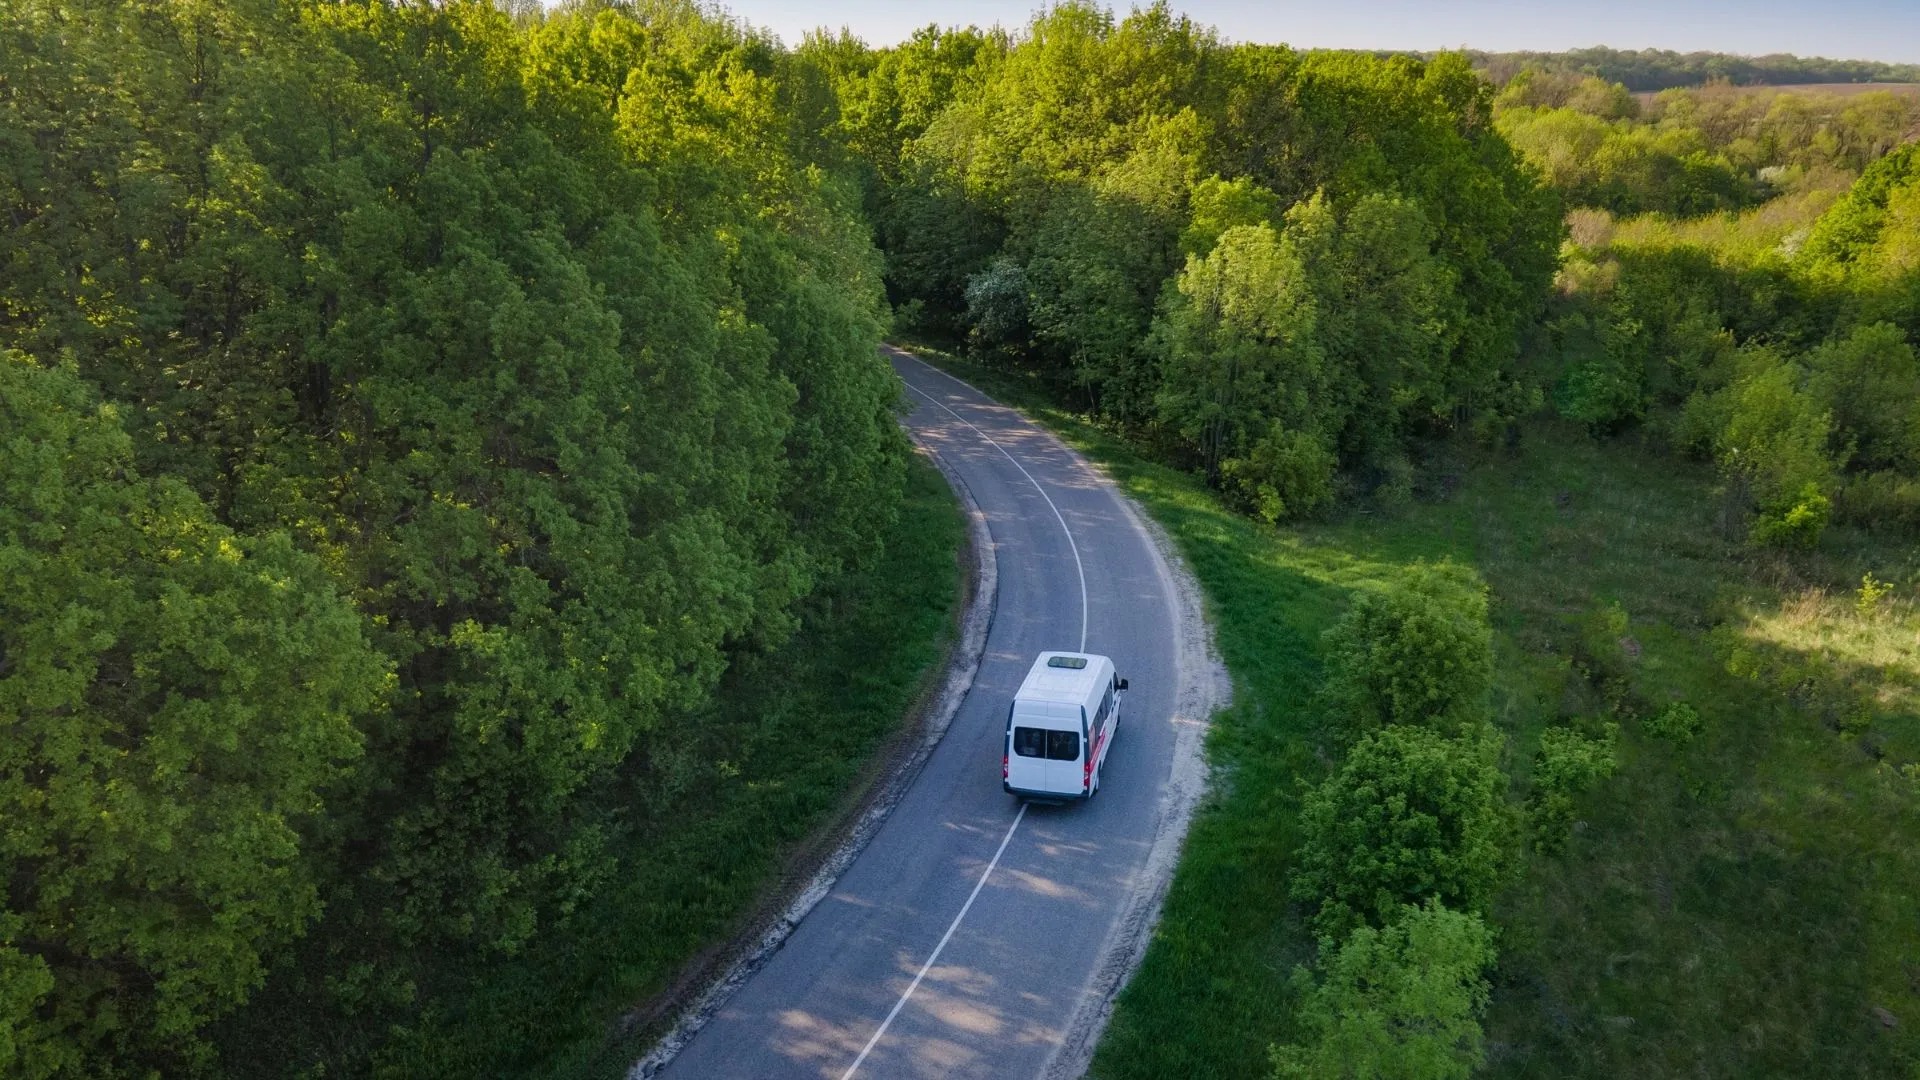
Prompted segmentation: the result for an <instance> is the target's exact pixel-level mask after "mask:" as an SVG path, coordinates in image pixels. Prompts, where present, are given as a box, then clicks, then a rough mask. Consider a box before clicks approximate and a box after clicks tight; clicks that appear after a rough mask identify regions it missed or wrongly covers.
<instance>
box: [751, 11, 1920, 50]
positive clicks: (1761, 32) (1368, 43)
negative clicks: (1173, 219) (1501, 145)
mask: <svg viewBox="0 0 1920 1080" xmlns="http://www.w3.org/2000/svg"><path fill="white" fill-rule="evenodd" d="M720 6H722V7H724V8H726V9H727V10H728V11H730V12H732V13H733V14H734V15H735V16H738V17H739V18H742V19H745V20H746V21H748V22H751V23H753V24H755V25H757V26H763V27H766V28H767V29H770V30H772V31H773V32H774V33H776V34H778V35H779V36H780V38H781V40H783V41H785V42H787V43H788V44H790V45H791V44H797V43H798V42H799V40H800V36H801V35H802V34H803V33H805V32H806V31H808V30H810V29H814V28H816V27H821V26H825V27H828V28H830V29H839V28H840V27H842V26H845V27H848V28H850V29H852V30H853V32H854V33H855V34H857V35H859V36H860V37H861V38H862V39H864V40H865V41H866V42H867V44H869V45H875V46H881V45H892V44H895V43H897V42H899V41H901V40H902V39H904V38H906V37H907V35H909V34H911V33H912V32H913V31H914V30H915V29H916V28H918V27H921V26H925V25H927V24H928V23H939V24H940V25H942V26H952V25H961V26H964V25H967V24H975V25H979V26H991V25H993V24H994V23H999V24H1001V25H1003V26H1006V27H1008V28H1010V29H1017V28H1019V27H1022V26H1025V25H1026V24H1027V21H1028V20H1029V18H1031V16H1032V14H1033V12H1034V10H1035V9H1036V8H1037V7H1039V6H1040V5H1039V4H1038V3H1029V2H1021V0H959V2H955V3H949V4H918V3H898V2H895V3H888V2H885V0H730V2H729V0H721V3H720ZM1109 6H1111V7H1113V8H1114V9H1115V10H1116V11H1118V12H1120V13H1121V14H1122V15H1124V14H1125V13H1126V10H1127V9H1128V7H1129V6H1130V5H1128V4H1126V3H1124V2H1122V3H1119V4H1110V5H1109ZM1172 6H1173V9H1174V10H1175V11H1178V12H1182V13H1184V14H1186V15H1189V16H1192V18H1193V19H1194V21H1196V22H1199V23H1202V24H1205V25H1208V26H1212V27H1214V28H1215V29H1217V30H1219V31H1220V33H1221V34H1222V35H1223V36H1225V37H1226V38H1228V39H1230V40H1233V41H1259V42H1273V43H1278V42H1285V43H1286V44H1289V45H1293V46H1295V47H1298V48H1342V49H1415V50H1432V49H1446V48H1458V47H1461V46H1465V47H1468V48H1473V49H1485V50H1487V51H1489V52H1505V51H1510V50H1515V49H1538V50H1543V51H1560V50H1564V49H1573V48H1581V47H1584V46H1588V45H1610V46H1613V47H1615V48H1620V49H1640V48H1658V49H1673V50H1675V51H1677V52H1693V51H1696V50H1698V51H1706V52H1729V53H1743V54H1747V55H1760V54H1763V53H1773V52H1787V53H1794V54H1797V55H1800V56H1825V57H1831V58H1834V59H1843V60H1885V61H1891V62H1896V63H1920V0H1799V2H1795V3H1789V2H1785V0H1548V2H1536V3H1526V2H1522V0H1454V2H1451V3H1449V2H1446V0H1268V2H1265V3H1235V2H1232V0H1185V2H1176V3H1174V4H1173V5H1172Z"/></svg>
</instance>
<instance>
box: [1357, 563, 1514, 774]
mask: <svg viewBox="0 0 1920 1080" xmlns="http://www.w3.org/2000/svg"><path fill="white" fill-rule="evenodd" d="M1325 647H1326V669H1327V670H1326V676H1325V680H1324V682H1323V683H1322V684H1321V695H1322V699H1323V701H1324V702H1325V704H1326V706H1327V714H1328V716H1329V717H1330V718H1331V722H1332V724H1333V726H1334V727H1335V729H1336V730H1338V731H1339V732H1340V733H1341V734H1343V735H1344V736H1345V737H1347V738H1355V737H1358V736H1360V735H1362V734H1365V733H1367V732H1370V731H1374V730H1377V729H1379V728H1382V727H1385V726H1386V725H1388V724H1424V725H1429V726H1432V727H1435V728H1437V729H1439V730H1441V731H1443V732H1446V733H1448V734H1458V733H1460V732H1462V731H1467V730H1472V729H1474V728H1475V727H1476V726H1477V725H1478V724H1480V723H1482V722H1483V721H1484V718H1485V716H1486V709H1487V694H1488V690H1489V688H1490V687H1491V686H1492V682H1493V644H1492V630H1491V628H1490V627H1489V626H1488V623H1487V590H1486V586H1485V585H1484V584H1483V583H1482V582H1480V581H1479V579H1478V578H1477V577H1475V576H1474V575H1473V573H1472V572H1471V571H1469V570H1466V569H1465V568H1464V567H1460V566H1457V565H1455V564H1452V563H1438V564H1433V565H1425V564H1422V565H1420V566H1417V567H1414V568H1412V569H1411V570H1410V571H1409V572H1408V573H1406V574H1404V575H1402V576H1401V577H1400V578H1399V579H1398V580H1397V581H1396V582H1395V583H1394V585H1393V586H1391V587H1389V588H1384V589H1379V590H1370V591H1366V592H1362V593H1360V594H1358V595H1357V596H1356V597H1355V598H1354V601H1353V606H1352V607H1351V608H1349V609H1348V611H1347V614H1346V615H1345V617H1343V618H1342V619H1341V620H1340V622H1339V623H1338V624H1337V625H1335V626H1334V627H1333V629H1331V630H1329V631H1327V634H1326V640H1325Z"/></svg>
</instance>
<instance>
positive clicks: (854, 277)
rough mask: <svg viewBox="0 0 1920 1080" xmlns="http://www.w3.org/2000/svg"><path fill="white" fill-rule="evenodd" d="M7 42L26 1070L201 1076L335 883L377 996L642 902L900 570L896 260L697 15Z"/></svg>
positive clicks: (400, 15)
mask: <svg viewBox="0 0 1920 1080" xmlns="http://www.w3.org/2000/svg"><path fill="white" fill-rule="evenodd" d="M0 35H3V36H0V117H3V118H0V133H3V134H0V203H3V204H4V206H5V212H6V215H7V222H8V223H7V230H6V233H5V238H4V240H3V241H0V250H3V251H4V258H0V295H4V297H5V298H6V299H5V314H4V318H0V348H4V361H3V362H0V441H4V444H5V448H6V449H5V452H4V453H3V454H0V490H3V491H4V493H5V494H4V498H3V499H0V568H4V569H3V570H0V575H3V577H4V582H3V583H0V702H3V703H4V704H3V705H0V821H4V822H5V823H6V824H5V827H4V829H0V880H4V881H5V882H6V893H5V903H4V907H0V973H4V974H3V977H0V1072H3V1073H5V1074H6V1075H8V1076H23V1077H42V1076H81V1075H85V1076H94V1077H99V1076H109V1075H147V1070H149V1069H156V1068H157V1069H160V1070H162V1071H165V1072H168V1073H176V1072H183V1071H186V1070H189V1069H191V1068H194V1067H199V1066H205V1065H209V1064H210V1063H211V1055H210V1049H209V1045H210V1044H209V1043H208V1042H207V1041H206V1040H205V1039H204V1038H202V1036H201V1034H200V1033H201V1032H202V1030H203V1029H204V1027H205V1025H206V1024H207V1023H208V1022H209V1021H210V1020H212V1019H214V1018H216V1017H219V1016H221V1015H222V1014H225V1013H228V1012H230V1011H231V1010H233V1009H234V1008H235V1007H236V1006H238V1005H239V1004H241V1003H242V1002H243V1001H245V1000H246V999H247V998H248V997H249V995H250V994H251V993H252V992H253V991H254V990H255V989H256V988H257V987H258V986H259V985H260V984H261V982H262V978H263V973H264V971H265V970H266V969H267V968H268V967H269V966H270V965H273V964H275V963H283V964H284V963H285V962H286V960H287V958H288V957H289V955H290V954H289V952H288V948H289V946H290V945H291V944H292V943H293V942H295V941H296V939H300V938H302V937H303V935H306V934H308V933H310V932H312V931H313V928H314V925H315V919H316V917H317V916H319V915H320V914H321V913H322V912H323V911H324V912H325V913H326V918H327V920H328V923H327V927H328V929H327V931H326V933H325V935H324V936H325V937H327V938H330V939H331V941H332V943H333V949H332V955H331V959H326V960H325V965H326V966H325V968H324V971H323V972H322V974H324V975H325V976H326V985H328V986H329V987H330V988H331V994H332V996H333V998H334V999H335V1005H336V1007H342V1008H346V1009H347V1011H348V1013H349V1014H351V1013H352V1012H354V1011H356V1007H355V1006H354V1002H355V1001H356V1000H357V1001H359V1005H358V1006H357V1009H358V1010H366V1009H369V1008H371V1009H374V1010H377V1009H379V1008H383V1007H387V1006H388V1005H398V1004H400V1003H401V1002H403V1001H404V1000H405V998H404V992H405V990H406V988H405V987H404V986H395V985H390V983H391V982H392V980H391V979H390V978H389V975H390V974H391V973H392V971H393V970H394V969H393V968H392V966H391V965H387V964H383V958H384V957H388V956H393V955H405V954H407V953H412V952H421V951H425V952H432V951H435V950H444V951H463V950H479V951H493V952H496V953H512V952H513V951H515V950H516V949H517V948H519V947H520V945H521V944H522V943H523V942H525V941H526V940H527V939H528V938H529V936H530V935H531V934H533V933H534V932H535V931H536V929H537V928H538V927H540V926H541V925H542V923H543V922H544V921H547V920H551V919H555V918H561V917H564V916H565V914H566V913H567V912H568V911H569V910H570V909H572V908H573V907H575V906H576V905H578V904H579V903H580V902H581V900H582V898H583V897H585V896H587V895H590V894H591V893H592V892H593V891H594V890H596V889H597V888H599V887H600V886H601V885H602V884H603V883H604V881H605V879H606V877H607V875H608V873H609V870H610V864H609V862H608V859H607V857H606V854H605V852H606V849H607V847H608V845H609V844H610V843H611V842H613V840H614V839H616V837H617V835H618V834H619V833H620V832H622V831H623V830H628V829H631V828H633V827H634V821H633V818H634V817H635V815H640V816H641V817H643V818H644V816H645V815H646V814H647V812H648V811H647V809H646V806H645V803H644V802H641V803H640V804H639V805H635V800H634V798H633V792H634V791H636V790H637V791H639V792H642V793H644V794H646V795H648V796H649V797H655V798H662V799H664V798H666V797H668V796H669V795H670V794H671V793H672V792H673V791H674V790H675V789H676V787H677V786H679V785H683V784H685V783H686V782H687V780H688V778H689V777H688V773H687V766H686V763H685V762H684V761H683V758H685V757H686V756H687V755H688V754H689V753H690V740H692V739H694V738H696V737H697V735H698V733H697V732H696V731H693V730H691V729H690V727H689V726H688V725H687V724H686V723H685V722H684V720H683V719H682V718H684V717H686V716H687V714H688V713H689V712H690V711H691V710H692V709H694V708H695V707H696V706H698V705H699V704H701V703H702V702H703V701H704V700H705V699H706V697H707V695H708V694H709V692H710V690H711V688H712V687H713V685H714V683H715V681H716V679H718V678H719V676H720V675H721V673H722V671H723V670H724V669H726V668H727V667H728V665H729V663H730V659H731V658H734V657H737V656H739V655H741V654H743V653H750V652H752V651H755V650H765V649H768V648H771V647H773V646H775V645H777V644H778V643H780V642H781V641H782V640H783V639H784V638H785V637H786V635H788V634H789V633H790V632H791V631H792V629H793V627H794V625H795V613H796V610H797V605H798V604H799V602H800V601H801V600H802V599H803V598H805V597H807V596H808V595H809V594H810V593H812V592H814V591H815V590H816V589H818V588H819V587H820V586H821V584H822V583H823V582H825V581H828V580H831V579H832V578H834V577H835V575H837V574H840V573H842V572H843V570H844V569H846V568H848V567H852V566H857V565H860V564H862V563H863V562H865V561H870V560H871V559H872V558H873V557H874V556H875V550H874V548H875V541H876V537H877V535H878V532H879V530H880V529H882V528H883V527H884V526H885V524H886V522H887V521H888V520H889V519H890V515H891V514H892V513H893V508H894V507H895V506H896V505H897V504H898V501H899V498H900V487H901V477H902V463H903V460H904V445H905V444H904V440H903V438H902V436H901V435H900V433H899V431H898V429H897V427H896V426H895V424H894V422H893V418H892V412H891V410H892V408H893V405H894V401H895V398H896V396H897V389H896V382H895V379H894V377H893V375H892V374H891V372H890V371H889V370H888V369H887V368H886V366H885V364H884V363H883V362H882V361H880V360H879V359H878V358H877V356H876V352H875V346H876V344H877V343H878V340H879V337H880V333H881V330H882V327H883V325H884V320H885V304H884V299H883V297H882V294H881V287H880V262H879V259H878V257H877V255H876V254H875V252H874V250H873V248H872V246H871V244H870V243H869V242H868V240H867V234H866V231H865V229H864V227H863V226H862V224H861V222H860V220H859V217H858V212H859V207H858V203H857V201H855V198H854V196H853V195H852V194H851V193H850V192H849V191H848V190H847V189H845V188H844V186H843V185H840V184H839V183H837V182H836V181H835V180H834V179H833V178H832V177H831V176H828V175H826V174H823V173H822V172H820V171H819V170H817V169H813V168H811V167H809V166H808V164H807V163H806V162H805V161H803V160H801V159H798V158H796V157H795V156H794V155H793V154H792V153H790V152H789V129H788V124H787V112H786V110H785V109H784V107H783V106H782V105H781V103H780V101H779V99H778V97H777V93H778V89H779V85H780V84H779V83H778V82H777V81H776V80H775V79H774V78H772V73H773V71H774V69H775V68H776V67H777V66H778V65H779V64H780V63H781V60H780V57H779V56H778V54H777V51H776V50H775V49H774V48H773V47H772V46H771V45H770V44H769V43H768V42H767V41H766V40H764V39H762V38H759V37H756V36H753V35H750V34H747V33H745V32H744V31H742V30H740V29H738V28H736V27H734V26H732V25H730V24H728V23H726V22H724V21H720V20H716V19H713V18H709V17H706V16H703V15H701V14H699V13H698V12H696V11H695V10H693V9H692V8H691V7H685V6H677V5H660V6H654V7H649V8H646V9H644V10H641V9H633V8H628V7H613V6H596V7H590V8H584V9H581V10H579V11H576V12H573V13H570V14H564V15H556V16H555V17H553V18H550V19H545V20H534V21H532V22H527V23H523V24H519V25H516V23H515V22H514V21H512V20H511V19H510V18H509V17H508V16H507V15H505V14H503V13H502V12H500V11H499V10H497V9H496V8H494V7H493V6H492V5H490V4H485V3H454V4H388V3H381V2H373V3H357V4H337V3H327V2H300V0H288V2H281V0H256V2H243V3H229V2H225V0H222V2H218V3H195V2H179V3H173V2H167V3H141V4H121V3H110V2H102V3H84V2H83V3H74V2H66V0H59V2H52V0H49V2H44V3H42V2H29V3H24V4H15V5H10V6H9V7H8V9H7V14H6V16H5V18H4V20H3V21H0ZM322 955H323V957H324V956H325V954H322ZM317 981H318V977H317V976H316V982H317ZM395 994H403V996H402V997H399V998H395V997H394V996H393V995H395ZM335 1015H336V1019H335V1020H333V1021H331V1022H338V1020H337V1014H335ZM310 1022H312V1023H316V1024H318V1023H325V1022H329V1021H323V1020H320V1019H319V1018H317V1017H316V1018H312V1019H311V1021H310Z"/></svg>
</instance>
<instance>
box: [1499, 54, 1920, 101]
mask: <svg viewBox="0 0 1920 1080" xmlns="http://www.w3.org/2000/svg"><path fill="white" fill-rule="evenodd" d="M1467 58H1468V59H1469V60H1470V61H1472V63H1473V66H1474V68H1475V69H1476V70H1478V71H1479V72H1481V73H1482V74H1484V75H1485V76H1486V77H1487V78H1489V79H1491V80H1493V81H1494V82H1495V83H1496V84H1505V83H1506V81H1507V80H1508V79H1511V78H1513V77H1514V76H1515V75H1517V74H1519V73H1520V72H1522V71H1525V70H1527V69H1529V68H1532V69H1534V70H1536V71H1544V72H1548V73H1550V74H1555V75H1594V76H1598V77H1599V78H1602V79H1605V80H1606V81H1608V82H1617V83H1621V84H1623V85H1624V86H1626V88H1627V89H1629V90H1632V91H1636V92H1650V91H1654V90H1667V89H1670V88H1672V87H1676V86H1701V85H1704V84H1706V83H1709V82H1715V81H1726V82H1732V83H1737V84H1740V85H1759V84H1765V85H1771V86H1797V85H1804V84H1807V83H1864V82H1902V83H1903V82H1920V64H1885V63H1881V62H1879V61H1877V60H1829V59H1827V58H1826V57H1822V56H1794V55H1792V54H1789V53H1769V54H1768V55H1766V56H1738V55H1735V54H1732V53H1715V52H1691V53H1677V52H1673V51H1672V50H1669V49H1610V48H1607V47H1606V46H1604V45H1596V46H1594V47H1593V48H1590V49H1572V50H1569V51H1567V52H1481V51H1479V50H1477V49H1469V50H1467Z"/></svg>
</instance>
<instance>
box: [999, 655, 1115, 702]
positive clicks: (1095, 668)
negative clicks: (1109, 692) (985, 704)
mask: <svg viewBox="0 0 1920 1080" xmlns="http://www.w3.org/2000/svg"><path fill="white" fill-rule="evenodd" d="M1056 656H1062V657H1071V658H1078V659H1083V660H1085V661H1086V663H1085V664H1084V665H1083V666H1080V667H1077V668H1075V667H1054V666H1049V665H1048V663H1047V661H1049V660H1051V659H1053V658H1054V657H1056ZM1112 677H1113V661H1111V660H1109V659H1107V658H1106V657H1104V656H1096V655H1094V654H1093V653H1070V652H1043V653H1041V654H1040V655H1039V656H1037V657H1035V658H1034V660H1033V667H1032V668H1030V669H1029V670H1028V671H1027V678H1026V681H1025V682H1022V683H1021V684H1020V692H1019V693H1017V694H1015V695H1014V697H1015V699H1016V700H1025V701H1057V702H1060V703H1062V704H1066V705H1083V704H1085V703H1086V701H1087V699H1088V698H1091V697H1095V696H1097V695H1096V693H1095V692H1096V691H1097V690H1099V689H1100V688H1102V687H1103V686H1104V685H1105V683H1106V680H1108V679H1111V678H1112Z"/></svg>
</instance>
